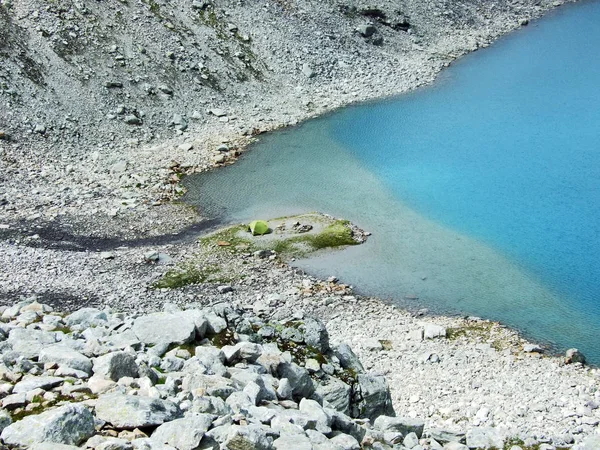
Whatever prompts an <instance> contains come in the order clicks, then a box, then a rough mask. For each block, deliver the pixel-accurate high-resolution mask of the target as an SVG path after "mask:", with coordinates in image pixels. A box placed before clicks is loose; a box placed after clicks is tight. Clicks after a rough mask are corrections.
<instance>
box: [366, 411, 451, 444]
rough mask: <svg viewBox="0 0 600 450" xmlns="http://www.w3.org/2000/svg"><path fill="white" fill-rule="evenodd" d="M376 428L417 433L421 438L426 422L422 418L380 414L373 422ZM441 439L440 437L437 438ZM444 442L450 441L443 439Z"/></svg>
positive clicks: (386, 430)
mask: <svg viewBox="0 0 600 450" xmlns="http://www.w3.org/2000/svg"><path fill="white" fill-rule="evenodd" d="M373 426H374V427H375V429H377V430H379V431H382V432H384V433H385V432H390V431H395V432H398V433H402V435H404V436H406V435H408V434H409V433H415V434H416V435H417V437H418V438H419V439H420V438H421V436H422V435H423V429H424V428H425V422H424V421H423V420H420V419H410V418H408V417H390V416H379V417H377V418H376V419H375V422H374V423H373ZM436 440H439V439H436ZM442 442H449V441H447V440H443V441H442Z"/></svg>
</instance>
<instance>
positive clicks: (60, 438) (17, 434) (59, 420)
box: [2, 403, 95, 446]
mask: <svg viewBox="0 0 600 450" xmlns="http://www.w3.org/2000/svg"><path fill="white" fill-rule="evenodd" d="M94 432H95V429H94V417H93V416H92V413H91V412H90V411H89V410H88V409H87V408H86V407H84V406H83V405H80V404H77V403H68V404H66V405H64V406H61V407H60V408H56V409H51V410H49V411H45V412H43V413H41V414H38V415H32V416H27V417H25V418H23V419H21V420H19V421H18V422H15V423H13V424H12V425H9V426H8V427H6V428H5V429H4V430H3V431H2V440H3V441H4V442H5V443H6V444H9V445H23V446H31V445H33V444H35V443H42V442H46V443H48V442H53V443H57V444H67V445H79V444H80V443H81V442H83V441H84V440H86V439H88V438H89V437H90V436H91V435H92V434H94Z"/></svg>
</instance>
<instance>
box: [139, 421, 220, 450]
mask: <svg viewBox="0 0 600 450" xmlns="http://www.w3.org/2000/svg"><path fill="white" fill-rule="evenodd" d="M213 418H214V416H212V415H210V414H194V415H192V416H188V417H184V418H181V419H175V420H172V421H171V422H167V423H164V424H162V425H161V426H159V427H158V428H157V429H156V430H155V431H154V433H152V436H151V439H152V440H153V441H154V442H157V443H159V444H169V445H172V446H173V447H175V448H177V449H179V450H195V449H197V448H198V446H199V445H200V441H201V440H202V438H203V437H204V433H206V432H207V431H208V429H209V428H210V425H211V424H212V421H213Z"/></svg>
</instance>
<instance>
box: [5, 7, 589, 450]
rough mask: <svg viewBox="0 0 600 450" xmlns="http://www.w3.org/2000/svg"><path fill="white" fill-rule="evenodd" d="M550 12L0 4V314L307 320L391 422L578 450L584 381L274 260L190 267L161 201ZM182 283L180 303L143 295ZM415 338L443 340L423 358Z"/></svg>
mask: <svg viewBox="0 0 600 450" xmlns="http://www.w3.org/2000/svg"><path fill="white" fill-rule="evenodd" d="M560 3H562V2H551V1H546V0H542V1H533V0H531V1H530V0H524V1H514V2H512V1H504V0H498V1H479V0H466V1H461V2H457V1H450V0H447V1H439V0H436V1H430V2H422V1H416V0H405V1H399V2H392V1H383V0H382V1H380V2H377V5H376V6H371V5H370V6H368V7H366V6H365V5H364V4H362V3H358V2H357V3H352V2H344V1H342V2H330V1H318V2H316V1H307V0H298V1H281V0H279V1H275V0H267V1H265V2H260V3H257V2H245V1H242V2H233V1H212V2H211V1H194V2H183V1H173V2H160V1H154V0H147V1H146V0H143V1H140V2H127V1H123V2H88V1H80V2H70V1H67V2H41V1H36V0H26V1H20V0H13V1H7V0H2V1H0V58H2V64H0V265H2V268H3V270H2V271H0V304H3V305H6V306H12V305H14V304H15V302H17V301H19V300H23V299H26V298H31V297H32V296H37V298H38V299H39V300H40V301H41V302H43V303H47V304H50V305H52V306H53V307H54V308H56V310H58V311H63V312H73V311H75V310H77V309H79V308H81V307H82V306H95V307H98V308H100V309H103V308H105V307H111V308H114V310H115V311H121V312H127V313H140V312H150V311H156V310H160V309H161V308H162V307H163V304H164V303H170V304H175V305H179V306H180V307H185V306H186V305H189V304H195V305H213V304H215V303H219V302H222V301H223V300H227V301H228V302H231V303H233V304H234V305H236V307H239V308H242V309H244V310H247V311H250V310H251V311H252V312H253V314H257V315H259V316H261V317H262V318H263V319H266V318H268V319H269V320H278V321H289V320H290V319H302V318H304V317H305V316H311V315H312V316H316V317H319V318H321V319H323V320H324V321H325V322H326V323H327V325H328V329H329V333H330V335H331V339H332V341H333V342H336V343H341V342H347V343H350V344H352V347H353V348H354V349H355V351H356V352H357V354H358V355H359V356H360V358H361V360H362V361H363V364H364V366H365V368H366V369H367V371H368V372H371V373H375V374H377V373H379V374H384V375H385V376H386V379H387V380H388V383H389V385H390V391H391V398H392V402H393V405H394V407H395V409H396V412H397V413H398V414H399V415H401V416H402V417H408V418H416V419H419V420H423V421H424V422H425V423H426V424H427V425H428V427H429V428H431V429H443V430H445V431H447V432H449V433H450V432H452V433H453V434H451V436H453V438H452V439H454V440H456V439H459V440H460V434H461V433H466V432H467V431H469V430H473V429H485V430H488V429H489V428H490V427H492V428H493V431H492V432H491V434H492V435H493V436H495V437H497V436H500V437H501V438H506V437H516V438H519V439H520V440H521V441H524V443H525V444H527V445H534V444H535V445H537V444H542V446H541V447H539V448H544V447H543V445H546V444H547V445H554V446H559V447H571V446H573V444H574V443H576V444H577V445H580V443H582V442H583V441H584V440H585V439H586V437H587V436H589V435H592V436H593V435H594V433H595V432H596V429H597V426H598V420H599V419H600V415H599V413H598V411H599V410H598V408H597V406H598V403H597V402H598V401H600V399H599V398H598V396H597V394H596V391H597V387H598V380H597V372H596V370H595V369H587V368H584V367H581V366H580V365H578V364H570V365H565V364H563V360H562V359H557V358H551V357H546V356H544V355H542V354H540V353H539V352H537V351H533V352H532V351H531V350H533V348H530V347H528V346H527V343H525V342H524V341H522V340H521V339H520V338H519V337H518V336H517V335H516V334H515V333H513V332H512V331H509V330H506V329H503V328H502V327H500V326H498V325H495V324H491V323H487V322H483V321H479V320H474V321H464V320H459V319H452V318H439V317H429V316H423V317H416V316H415V315H414V314H411V313H408V312H404V311H401V310H398V309H396V308H393V307H392V306H388V305H385V304H383V303H381V302H380V301H379V300H376V299H367V298H358V297H355V296H353V295H352V291H351V289H350V288H349V287H347V286H344V285H343V284H341V283H339V282H337V281H335V280H333V279H332V280H329V281H323V280H317V279H314V278H312V277H310V276H308V275H306V274H304V273H302V272H300V271H297V270H295V269H293V268H290V267H289V266H287V265H286V264H285V263H284V262H283V261H281V260H280V259H279V257H278V255H274V254H273V255H265V254H263V255H255V254H254V253H252V252H244V251H239V252H230V251H229V250H228V249H227V248H221V247H219V246H215V243H214V242H212V243H210V242H209V243H208V247H207V245H206V244H207V243H206V242H204V243H203V242H198V241H197V236H198V234H199V233H201V232H204V231H205V230H207V229H212V228H214V227H215V226H217V225H218V224H217V223H216V222H215V221H214V220H211V219H210V218H205V217H202V215H201V212H197V211H194V210H192V209H190V208H188V207H186V206H182V205H179V204H177V203H174V202H172V201H171V200H173V199H174V198H177V197H178V196H179V195H181V193H182V188H181V187H180V185H179V184H178V182H179V180H180V178H181V177H182V176H183V175H185V174H186V173H189V172H193V171H196V170H204V169H207V168H211V167H220V166H223V165H226V164H230V163H232V162H234V161H235V159H236V158H237V157H238V156H239V153H240V152H241V151H243V149H244V147H245V145H247V143H249V142H250V141H252V140H253V139H255V138H256V137H257V136H258V135H259V134H260V133H262V132H264V131H268V130H271V129H274V128H277V127H280V126H284V125H290V124H295V123H297V122H298V121H300V120H304V119H306V118H308V117H312V116H315V115H318V114H322V113H323V112H326V111H329V110H331V109H333V108H336V107H339V106H343V105H346V104H348V103H352V102H355V101H361V100H365V99H369V98H375V97H381V96H384V95H390V94H392V93H400V92H404V91H406V90H408V89H412V88H415V87H417V86H420V85H422V84H426V83H429V82H431V81H432V80H433V79H434V78H435V76H436V74H437V73H438V72H439V70H441V69H442V68H443V67H445V66H447V65H448V64H449V63H450V62H451V61H453V60H454V59H455V58H457V57H459V56H460V55H462V54H464V53H466V52H469V51H472V50H475V49H477V48H479V47H484V46H486V45H488V44H489V43H490V42H491V41H493V40H494V39H495V38H496V37H498V36H500V35H502V34H504V33H506V32H508V31H511V30H513V29H515V28H518V27H520V26H523V25H525V24H526V23H527V21H529V20H531V19H534V18H536V17H539V16H540V15H542V14H543V13H544V12H546V11H547V10H548V9H551V8H553V7H555V6H559V4H560ZM190 264H192V265H193V266H194V267H195V268H196V270H197V273H198V274H199V276H200V278H202V281H201V282H198V283H196V284H191V285H186V286H183V287H179V288H177V289H157V288H156V283H157V282H158V281H159V280H161V279H163V277H164V275H165V273H167V272H168V271H169V270H180V269H181V268H182V267H183V266H186V267H187V266H189V265H190ZM342 281H343V280H342ZM11 320H13V319H11ZM36 323H37V322H36ZM36 323H33V324H31V323H30V324H29V325H28V327H30V328H32V327H33V328H35V327H36V326H38V325H36ZM425 323H427V324H429V325H428V326H426V325H424V324H425ZM17 325H18V326H19V327H21V326H24V325H27V321H25V322H19V323H18V324H17ZM433 325H438V326H441V327H443V329H444V330H446V337H444V336H443V334H444V333H441V331H439V329H438V332H439V334H441V336H437V337H436V338H435V339H426V338H425V337H424V336H422V334H423V333H424V332H425V330H427V329H429V330H430V331H431V329H433V330H435V329H437V328H435V327H433V328H432V326H433ZM525 350H528V351H525ZM34 362H35V361H34ZM38 366H39V364H38V365H36V367H38ZM41 369H44V368H43V367H41ZM29 370H31V368H30V369H29ZM33 370H34V372H35V371H36V369H33ZM49 370H54V369H49ZM24 373H27V371H25V372H24ZM35 375H36V376H37V374H35ZM13 384H14V383H13ZM134 389H138V388H134ZM238 425H239V424H238ZM486 433H487V431H486ZM128 436H129V437H131V436H130V435H128ZM457 436H458V437H457ZM421 437H423V436H421ZM437 437H438V439H441V440H443V439H442V438H441V437H440V436H439V435H438V436H437ZM425 439H428V436H427V435H426V436H425ZM506 442H508V441H506ZM590 442H591V444H588V446H587V447H582V446H581V445H582V444H581V445H580V447H579V448H598V447H594V445H595V444H594V443H593V442H592V441H590ZM423 444H427V445H429V444H430V442H429V441H424V442H423ZM98 445H99V443H98ZM405 445H406V444H405ZM40 448H41V447H40ZM54 448H57V447H54ZM450 448H460V447H452V444H450ZM545 448H550V447H548V446H547V447H545Z"/></svg>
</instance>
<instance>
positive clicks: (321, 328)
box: [303, 317, 330, 353]
mask: <svg viewBox="0 0 600 450" xmlns="http://www.w3.org/2000/svg"><path fill="white" fill-rule="evenodd" d="M303 331H304V342H305V343H306V345H310V346H311V347H314V348H316V349H317V350H318V351H319V353H327V352H329V350H330V349H329V333H327V328H325V325H324V324H323V322H321V321H320V320H317V319H313V318H310V317H307V318H306V319H304V325H303Z"/></svg>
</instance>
